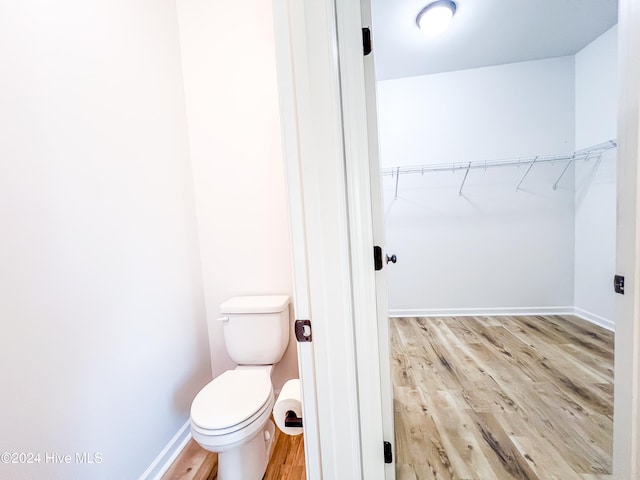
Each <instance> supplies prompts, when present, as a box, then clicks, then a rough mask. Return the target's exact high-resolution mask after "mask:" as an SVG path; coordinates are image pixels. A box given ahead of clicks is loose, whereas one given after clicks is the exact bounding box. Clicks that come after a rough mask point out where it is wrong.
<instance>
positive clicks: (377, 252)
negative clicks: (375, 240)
mask: <svg viewBox="0 0 640 480" xmlns="http://www.w3.org/2000/svg"><path fill="white" fill-rule="evenodd" d="M373 266H374V268H375V269H376V271H377V270H382V247H379V246H377V245H375V246H374V247H373Z"/></svg>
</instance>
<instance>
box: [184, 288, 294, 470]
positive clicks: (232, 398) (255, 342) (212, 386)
mask: <svg viewBox="0 0 640 480" xmlns="http://www.w3.org/2000/svg"><path fill="white" fill-rule="evenodd" d="M220 313H221V314H222V316H221V317H220V318H219V319H218V320H219V321H221V322H222V323H223V325H224V327H223V331H224V343H225V347H226V349H227V353H228V354H229V357H230V358H231V359H232V360H233V361H234V362H235V363H236V364H237V365H238V366H237V367H236V368H235V369H233V370H227V371H226V372H224V373H222V374H221V375H219V376H218V377H216V378H214V379H213V380H212V381H211V382H209V383H208V384H207V385H205V387H204V388H203V389H202V390H200V392H199V393H198V394H197V395H196V397H195V398H194V399H193V402H192V404H191V435H192V436H193V439H194V440H195V441H196V442H198V444H199V445H200V446H201V447H202V448H204V449H205V450H208V451H210V452H217V453H218V477H217V478H218V480H260V479H261V478H262V477H263V475H264V473H265V471H266V469H267V463H268V462H269V454H270V453H271V446H272V444H273V438H274V434H275V426H274V424H273V422H272V421H271V420H270V419H269V417H270V415H271V411H272V409H273V405H274V402H275V396H274V393H273V385H272V383H271V372H272V369H273V366H274V365H275V364H276V363H278V362H279V361H280V359H281V358H282V355H283V354H284V351H285V350H286V349H287V345H288V343H289V297H288V296H287V295H262V296H244V297H233V298H230V299H229V300H227V301H226V302H224V303H223V304H222V305H220Z"/></svg>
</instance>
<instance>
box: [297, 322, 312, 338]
mask: <svg viewBox="0 0 640 480" xmlns="http://www.w3.org/2000/svg"><path fill="white" fill-rule="evenodd" d="M295 333H296V340H298V342H299V343H305V342H310V341H311V320H296V323H295Z"/></svg>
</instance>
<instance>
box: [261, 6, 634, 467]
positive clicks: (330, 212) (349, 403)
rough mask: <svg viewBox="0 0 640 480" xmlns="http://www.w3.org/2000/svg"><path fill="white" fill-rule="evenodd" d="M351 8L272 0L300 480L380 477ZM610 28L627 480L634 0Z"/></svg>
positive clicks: (619, 439)
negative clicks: (299, 328) (614, 59)
mask: <svg viewBox="0 0 640 480" xmlns="http://www.w3.org/2000/svg"><path fill="white" fill-rule="evenodd" d="M364 1H367V0H364ZM360 7H361V5H360V0H299V1H294V0H274V12H275V16H276V40H277V42H276V52H277V53H276V54H277V57H278V59H279V62H278V63H279V66H278V77H279V93H280V97H281V98H280V101H281V105H285V106H286V108H283V109H282V111H281V114H282V124H283V131H284V133H283V135H284V137H285V145H288V148H285V163H286V171H287V184H288V188H289V192H290V195H289V208H290V216H291V227H292V243H293V248H294V270H295V275H296V278H295V280H294V281H295V285H296V294H295V301H296V302H297V303H296V308H297V309H298V312H297V314H308V315H309V316H310V318H311V319H312V322H313V323H312V325H313V335H314V347H313V349H308V350H305V349H304V348H302V347H300V349H299V351H300V352H301V357H300V372H301V377H303V379H302V381H303V389H304V399H303V402H304V408H305V416H308V415H314V416H315V417H314V418H313V419H311V418H310V419H309V420H311V421H312V422H313V421H315V422H316V425H317V428H316V429H313V427H312V426H313V423H310V422H309V421H308V420H305V425H306V428H305V448H306V449H307V452H306V453H307V462H308V463H310V464H312V465H313V468H315V470H311V471H309V470H308V478H309V479H310V480H319V479H321V478H335V479H342V478H345V479H360V478H367V480H369V479H377V478H384V469H383V468H381V465H380V461H379V457H380V454H381V452H380V450H378V449H379V448H380V445H381V444H380V443H378V442H381V441H382V440H383V434H382V423H383V415H382V408H381V406H380V403H379V399H380V390H379V389H378V390H377V392H376V391H375V390H376V386H378V387H379V385H380V381H379V379H380V376H379V375H380V363H379V360H378V359H379V356H378V353H379V352H377V349H378V344H377V339H376V340H375V341H372V339H371V332H372V330H371V329H370V328H368V324H367V321H366V319H365V317H364V315H366V314H371V313H372V312H374V310H375V301H376V299H375V280H373V279H372V274H371V271H370V270H369V266H370V265H369V264H370V263H372V259H371V258H369V260H367V258H366V257H367V255H370V250H369V249H370V247H371V245H372V243H368V242H370V241H371V239H372V238H371V222H372V221H371V210H370V208H371V203H370V201H371V192H370V190H369V187H368V185H364V183H363V181H362V180H363V179H362V177H361V175H364V174H365V173H367V172H369V165H368V154H367V145H366V142H367V133H366V123H367V122H366V105H365V103H366V102H365V99H364V84H363V71H362V57H361V55H358V54H356V52H358V51H359V49H360V48H361V43H360V42H361V38H360V28H361V26H362V24H361V21H360ZM356 20H357V21H356ZM618 23H619V30H618V31H619V33H618V35H619V60H620V66H619V73H620V79H619V85H620V96H619V107H618V111H619V118H618V227H617V228H618V235H617V271H618V273H620V274H623V275H625V277H626V289H625V295H624V296H618V298H617V304H616V308H617V313H616V346H615V354H616V359H615V414H614V455H613V469H614V478H617V479H620V480H623V479H630V478H638V476H639V475H640V456H639V455H638V448H639V447H640V441H639V435H640V295H638V286H639V285H640V232H639V231H638V229H640V222H638V212H639V211H640V198H639V197H638V192H640V170H639V169H638V168H637V162H638V159H639V158H640V151H639V149H640V145H639V142H638V136H639V135H640V122H639V117H640V115H639V113H640V66H638V64H637V62H636V61H635V60H636V59H637V58H640V0H620V6H619V22H618ZM285 25H286V29H285V28H284V26H285ZM285 30H286V32H285ZM338 38H339V40H340V41H339V42H338ZM287 58H288V59H289V60H288V61H287V60H283V59H287ZM283 72H284V73H283ZM363 115H364V117H363ZM363 128H364V130H365V131H364V132H363ZM369 173H370V172H369ZM366 180H367V182H368V181H369V179H368V178H367V179H366ZM292 191H293V192H294V194H293V195H292V194H291V192H292ZM301 272H302V273H301ZM299 291H305V292H306V293H305V294H306V300H304V296H305V295H300V296H298V292H299ZM301 298H303V299H302V300H301ZM296 318H300V317H296ZM369 318H373V317H369ZM356 332H357V335H356ZM365 340H366V342H365ZM374 357H375V358H374ZM369 362H372V363H369ZM372 375H375V376H377V378H378V380H376V379H375V378H372ZM311 384H313V388H312V387H311V386H310V385H311ZM307 439H309V440H310V441H308V440H307ZM307 442H308V443H307ZM310 444H311V445H310ZM369 462H372V463H369ZM307 468H308V469H309V465H308V467H307ZM365 472H366V476H365Z"/></svg>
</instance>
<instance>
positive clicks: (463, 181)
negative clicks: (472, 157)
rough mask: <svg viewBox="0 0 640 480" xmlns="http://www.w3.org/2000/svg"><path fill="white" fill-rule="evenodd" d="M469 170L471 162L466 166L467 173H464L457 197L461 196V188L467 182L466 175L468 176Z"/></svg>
mask: <svg viewBox="0 0 640 480" xmlns="http://www.w3.org/2000/svg"><path fill="white" fill-rule="evenodd" d="M470 169H471V162H469V165H467V171H466V172H464V178H463V179H462V185H460V190H459V191H458V195H459V196H462V188H463V187H464V183H465V182H466V181H467V175H469V170H470Z"/></svg>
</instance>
